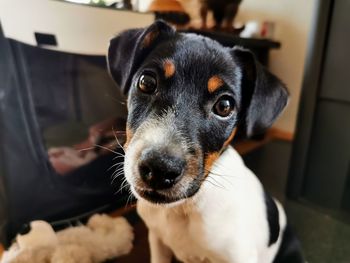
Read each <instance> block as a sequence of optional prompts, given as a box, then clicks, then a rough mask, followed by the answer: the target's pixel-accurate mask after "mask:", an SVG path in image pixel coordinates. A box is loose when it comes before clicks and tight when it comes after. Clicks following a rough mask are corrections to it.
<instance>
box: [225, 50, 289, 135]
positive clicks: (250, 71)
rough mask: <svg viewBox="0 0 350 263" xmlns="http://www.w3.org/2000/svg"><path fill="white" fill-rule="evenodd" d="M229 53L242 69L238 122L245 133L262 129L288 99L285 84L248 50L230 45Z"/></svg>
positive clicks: (265, 127)
mask: <svg viewBox="0 0 350 263" xmlns="http://www.w3.org/2000/svg"><path fill="white" fill-rule="evenodd" d="M231 54H232V56H233V58H234V61H235V62H236V63H237V64H238V66H239V67H240V68H241V72H242V75H241V81H242V83H241V89H242V90H241V92H242V103H241V115H240V118H241V125H243V127H244V129H245V132H246V135H247V136H248V137H249V136H251V135H256V134H259V133H262V132H263V131H265V130H266V129H267V128H268V127H270V126H271V125H272V123H273V122H274V121H275V120H276V118H277V117H278V116H279V114H280V113H281V112H282V110H283V109H284V107H285V106H286V104H287V102H288V96H289V94H288V91H287V89H286V87H285V86H284V84H283V83H282V82H281V81H280V80H279V79H278V78H277V77H276V76H274V75H273V74H271V73H270V72H268V71H267V70H266V69H265V67H264V66H262V65H261V64H260V63H259V62H258V61H257V59H256V58H255V56H254V55H253V54H252V53H251V52H250V51H248V50H245V49H242V48H233V49H232V51H231Z"/></svg>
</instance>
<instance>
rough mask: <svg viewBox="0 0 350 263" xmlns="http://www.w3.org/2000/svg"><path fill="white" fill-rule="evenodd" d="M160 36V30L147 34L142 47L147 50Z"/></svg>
mask: <svg viewBox="0 0 350 263" xmlns="http://www.w3.org/2000/svg"><path fill="white" fill-rule="evenodd" d="M158 35H159V32H158V30H154V31H151V32H149V33H147V35H146V36H145V37H144V39H143V41H142V47H143V48H147V47H149V46H151V44H152V42H153V41H154V40H155V39H156V38H157V37H158Z"/></svg>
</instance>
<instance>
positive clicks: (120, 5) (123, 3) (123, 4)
mask: <svg viewBox="0 0 350 263" xmlns="http://www.w3.org/2000/svg"><path fill="white" fill-rule="evenodd" d="M109 7H114V8H117V9H126V10H132V4H131V0H119V1H116V2H115V3H113V4H111V5H109Z"/></svg>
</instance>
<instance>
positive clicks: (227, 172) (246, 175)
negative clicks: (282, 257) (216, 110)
mask: <svg viewBox="0 0 350 263" xmlns="http://www.w3.org/2000/svg"><path fill="white" fill-rule="evenodd" d="M214 173H215V174H214ZM216 174H220V175H221V176H217V175H216ZM138 211H139V214H140V215H141V217H142V218H143V219H144V221H145V223H146V225H147V227H148V229H149V231H150V233H151V236H152V237H151V238H150V243H151V249H152V250H153V251H158V253H152V256H153V255H154V256H155V258H152V260H153V261H152V263H166V262H171V258H169V255H171V253H169V251H167V250H169V248H170V249H171V251H173V253H174V254H175V256H176V257H177V258H178V259H179V260H180V261H181V262H185V263H192V262H193V263H194V262H198V263H199V262H213V263H214V262H215V263H228V262H234V263H256V262H261V263H271V262H272V261H273V259H274V257H275V255H276V253H277V250H278V248H279V245H280V242H281V238H282V236H283V235H282V233H283V230H284V228H285V225H286V219H285V215H284V211H283V209H282V207H281V206H280V205H278V214H279V222H277V223H278V224H279V226H280V228H279V230H277V231H278V232H277V235H278V238H277V240H276V239H275V238H274V239H275V240H273V244H271V245H270V246H269V245H268V244H269V242H270V241H269V240H270V239H271V235H270V226H269V221H268V215H267V212H268V210H267V207H266V202H265V193H264V190H263V188H262V186H261V184H260V182H259V181H258V179H257V178H256V176H255V175H254V174H253V173H252V172H251V171H250V170H249V169H248V168H247V167H246V166H245V165H244V163H243V161H242V159H241V157H240V156H239V155H238V154H237V153H236V152H235V150H234V149H233V148H232V147H229V148H228V149H227V150H226V151H225V152H224V153H223V154H222V155H221V156H220V157H219V159H218V160H217V161H216V163H215V164H214V169H213V174H209V179H208V182H204V183H203V185H202V186H201V189H200V190H199V192H198V193H197V194H196V195H195V196H194V197H193V198H192V199H189V200H187V201H185V202H184V203H182V204H180V205H177V206H174V207H162V206H155V205H152V204H149V202H147V201H139V202H138ZM272 235H276V233H273V234H272ZM152 250H151V251H152Z"/></svg>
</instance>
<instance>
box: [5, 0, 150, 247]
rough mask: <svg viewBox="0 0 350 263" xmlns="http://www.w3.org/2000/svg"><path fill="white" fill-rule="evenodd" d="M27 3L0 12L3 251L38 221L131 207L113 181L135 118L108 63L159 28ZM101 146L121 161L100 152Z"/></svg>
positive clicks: (65, 221)
mask: <svg viewBox="0 0 350 263" xmlns="http://www.w3.org/2000/svg"><path fill="white" fill-rule="evenodd" d="M10 2H11V3H10ZM14 2H16V1H14ZM17 2H18V1H17ZM26 2H27V1H24V2H23V1H20V3H18V5H16V4H15V3H13V2H12V1H3V2H1V4H0V10H1V11H0V18H1V26H2V29H1V28H0V145H1V146H0V147H1V148H0V235H1V236H0V238H1V239H0V242H1V243H3V244H6V245H8V244H9V242H10V241H11V239H12V238H13V237H14V236H15V235H16V233H18V232H19V231H21V230H22V229H23V228H24V226H25V225H26V224H27V223H28V222H30V221H32V220H35V219H44V220H48V221H49V222H51V223H53V225H54V227H56V228H60V227H64V226H67V225H69V224H74V223H76V222H79V221H83V220H84V219H85V218H86V217H87V216H89V215H90V214H92V213H95V212H106V211H110V210H111V209H115V208H116V207H120V206H124V205H125V203H126V201H127V198H128V196H129V193H128V191H118V189H119V188H120V187H121V179H119V178H120V177H118V178H117V179H115V180H114V181H113V184H112V180H111V178H112V174H113V172H114V171H115V170H116V169H117V168H118V165H117V166H113V165H115V164H116V163H118V162H119V161H121V159H122V158H120V154H122V149H120V147H118V146H117V145H115V141H116V140H115V138H114V133H116V134H117V136H118V138H120V139H121V140H122V139H123V138H122V136H119V135H120V134H121V135H122V133H120V130H122V127H123V122H122V121H121V118H123V117H125V116H126V109H125V106H124V105H123V104H122V103H121V102H122V101H123V99H122V97H121V95H120V94H118V91H117V88H116V87H115V84H114V83H113V82H112V80H111V78H110V77H109V75H108V73H107V69H106V59H105V56H104V54H105V52H106V50H107V46H108V39H109V38H111V36H113V34H115V33H117V32H118V31H120V30H123V29H126V28H131V27H140V26H145V25H147V24H150V23H151V22H152V21H153V19H154V18H153V15H149V14H137V13H132V12H127V11H117V10H107V9H103V8H92V7H84V6H79V5H73V4H68V3H64V2H59V1H28V2H30V3H26ZM36 2H38V3H40V6H37V7H36V6H34V7H33V6H32V5H38V3H36ZM42 5H44V6H42ZM28 10H37V12H36V14H33V13H31V12H28ZM39 13H41V14H40V15H38V14H39ZM18 17H21V20H19V19H18ZM77 17H79V19H77ZM126 18H128V19H126ZM45 19H46V20H45ZM67 20H69V21H67ZM92 20H95V21H97V22H96V23H98V24H99V25H100V26H101V25H103V26H104V28H100V27H96V26H95V27H93V26H94V23H95V22H94V21H92ZM128 23H129V24H128ZM63 29H64V30H65V32H64V30H63ZM101 32H102V33H101ZM91 41H94V42H93V43H91ZM50 49H53V50H50ZM101 127H103V128H101ZM112 128H113V129H114V130H113V131H112ZM103 129H107V130H109V132H107V130H105V131H104V132H105V133H104V132H100V131H99V130H101V131H103ZM96 130H97V131H98V133H97V135H96V134H94V132H96ZM106 134H108V135H106ZM93 136H95V137H94V143H96V144H98V145H102V146H103V147H105V146H106V145H107V146H106V147H108V148H110V149H111V150H112V151H116V152H118V153H112V152H110V151H108V150H105V149H101V147H97V146H95V145H94V143H91V140H90V141H89V139H91V137H93ZM109 144H112V145H109ZM84 148H88V149H86V150H84V151H83V150H82V149H84ZM87 156H88V157H87ZM111 167H112V168H111Z"/></svg>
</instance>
